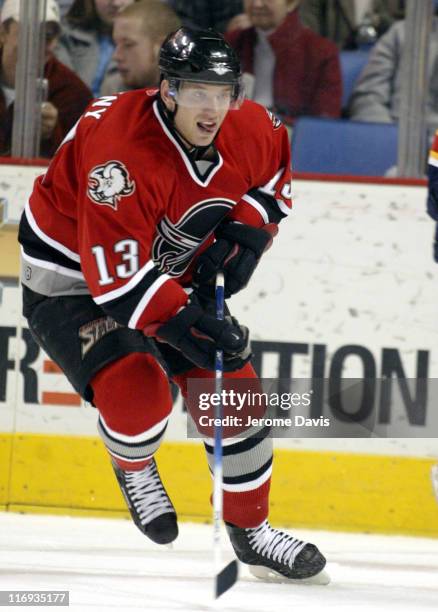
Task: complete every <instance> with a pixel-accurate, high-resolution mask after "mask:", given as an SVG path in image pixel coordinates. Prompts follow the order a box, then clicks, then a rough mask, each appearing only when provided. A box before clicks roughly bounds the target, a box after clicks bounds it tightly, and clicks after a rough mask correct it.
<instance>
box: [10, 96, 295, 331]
mask: <svg viewBox="0 0 438 612" xmlns="http://www.w3.org/2000/svg"><path fill="white" fill-rule="evenodd" d="M290 181H291V173H290V148H289V141H288V136H287V131H286V129H285V128H284V126H283V125H282V124H281V123H280V122H279V121H278V120H277V119H276V118H275V117H274V116H273V115H272V114H270V113H268V112H267V111H266V110H265V109H264V108H263V107H261V106H259V105H258V104H255V103H253V102H249V101H247V102H245V103H244V104H243V106H242V107H241V109H240V110H238V111H230V112H229V113H228V114H227V116H226V118H225V121H224V123H223V125H222V127H221V130H220V132H219V134H218V136H217V138H216V140H215V152H214V160H213V161H212V162H211V163H206V162H205V161H196V159H194V156H193V155H192V154H191V153H190V152H188V151H187V149H186V148H185V147H184V145H183V143H182V141H181V139H180V138H179V136H178V133H177V132H176V131H175V130H174V128H173V126H172V123H171V122H170V121H169V119H168V117H167V115H166V113H165V112H164V109H163V106H162V103H161V102H160V100H159V99H158V97H157V92H156V91H154V90H146V91H145V90H137V91H132V92H126V93H123V94H119V95H117V96H108V97H105V98H100V99H98V100H96V101H94V102H93V103H92V104H91V105H90V106H89V108H88V110H87V112H86V113H85V114H84V115H83V116H82V118H81V119H80V120H79V122H78V123H77V124H76V126H75V127H74V128H73V129H72V130H71V132H70V133H69V134H68V135H67V137H66V139H65V141H64V143H63V144H62V145H61V147H60V148H59V150H58V152H57V154H56V155H55V157H54V159H53V161H52V163H51V165H50V166H49V168H48V170H47V172H46V174H45V175H43V176H41V177H39V178H38V179H37V180H36V182H35V186H34V190H33V193H32V195H31V197H30V200H29V202H28V203H27V205H26V207H25V211H24V213H23V216H22V219H21V223H20V232H19V240H20V242H21V244H22V247H23V248H22V254H23V278H22V282H23V284H25V285H27V286H28V287H29V288H31V289H32V290H33V291H36V292H38V293H41V294H43V295H48V296H54V295H75V294H86V293H89V294H91V296H92V298H93V299H94V301H95V302H96V303H97V304H99V305H100V306H101V307H102V308H103V309H104V310H105V312H107V313H108V314H109V315H111V316H112V317H113V318H114V319H115V320H116V321H118V322H119V323H121V324H123V325H127V326H129V327H130V328H133V329H143V328H144V327H145V326H146V325H148V324H150V323H154V322H156V323H158V322H164V321H166V320H167V319H168V318H169V317H171V316H172V315H173V314H175V313H176V311H177V310H178V309H179V308H180V307H181V306H182V305H184V304H185V302H186V300H187V293H186V292H185V291H184V287H189V286H190V283H191V274H190V270H191V266H192V265H193V261H194V259H195V258H196V256H197V255H198V254H199V253H200V252H201V251H202V250H203V249H205V248H206V247H207V246H208V245H209V244H210V243H211V242H212V241H213V239H214V230H215V228H216V227H217V225H218V224H219V223H220V222H221V221H222V220H223V219H224V218H225V217H228V218H231V219H234V220H237V221H240V222H243V223H249V224H251V225H253V226H257V227H262V226H263V225H265V224H268V223H278V222H279V221H280V220H281V218H283V217H284V216H286V215H287V214H288V213H289V211H290V208H291V186H290Z"/></svg>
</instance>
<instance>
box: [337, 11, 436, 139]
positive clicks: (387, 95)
mask: <svg viewBox="0 0 438 612" xmlns="http://www.w3.org/2000/svg"><path fill="white" fill-rule="evenodd" d="M405 23H406V22H405V21H404V20H403V21H398V22H396V23H394V24H393V25H392V26H391V27H390V29H389V30H388V31H387V32H386V33H385V34H384V35H383V36H382V37H381V38H380V39H379V40H378V42H377V43H376V44H375V46H374V48H373V49H372V51H371V53H370V57H369V60H368V63H367V64H366V66H365V68H364V69H363V70H362V72H361V75H360V77H359V79H358V81H357V82H356V85H355V87H354V89H353V93H352V96H351V99H350V108H349V114H350V118H351V119H355V120H357V121H374V122H378V123H390V122H397V121H398V120H399V117H400V93H401V86H402V76H403V75H402V66H403V63H402V61H401V60H402V55H403V47H404V41H405ZM437 38H438V17H437V16H435V17H434V18H433V24H432V33H431V44H430V45H429V59H428V70H429V75H428V80H427V82H428V83H429V91H428V97H427V110H426V112H427V116H426V119H427V124H428V128H429V130H430V131H431V132H434V131H435V130H436V129H437V128H438V45H437V44H436V41H437Z"/></svg>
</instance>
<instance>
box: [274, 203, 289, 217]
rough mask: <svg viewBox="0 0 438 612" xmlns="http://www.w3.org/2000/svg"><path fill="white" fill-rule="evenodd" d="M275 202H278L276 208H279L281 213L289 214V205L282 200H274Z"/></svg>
mask: <svg viewBox="0 0 438 612" xmlns="http://www.w3.org/2000/svg"><path fill="white" fill-rule="evenodd" d="M276 202H277V204H278V208H279V209H280V210H281V212H282V213H283V215H286V216H288V215H290V213H291V212H292V208H290V207H289V206H287V205H286V204H285V203H284V202H283V200H276Z"/></svg>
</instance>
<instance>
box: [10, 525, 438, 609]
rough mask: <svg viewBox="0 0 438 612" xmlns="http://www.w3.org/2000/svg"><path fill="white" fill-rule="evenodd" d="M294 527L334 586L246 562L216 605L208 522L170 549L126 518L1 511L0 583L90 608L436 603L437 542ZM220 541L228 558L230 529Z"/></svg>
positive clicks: (183, 533)
mask: <svg viewBox="0 0 438 612" xmlns="http://www.w3.org/2000/svg"><path fill="white" fill-rule="evenodd" d="M293 533H294V535H296V536H299V537H300V538H301V539H306V540H308V541H312V542H314V543H315V544H317V545H318V547H319V548H320V549H321V550H322V551H323V552H324V554H325V555H326V556H327V558H328V561H329V562H328V566H327V569H328V571H329V573H330V575H331V578H332V582H331V584H330V585H328V586H312V585H289V584H266V583H262V582H260V581H258V580H257V579H256V578H253V577H251V576H250V575H249V573H248V571H247V569H246V568H242V571H241V578H240V580H239V582H238V583H237V584H236V586H235V587H233V589H232V590H231V591H229V592H228V593H226V594H225V595H224V596H223V597H222V598H221V599H220V600H218V602H217V603H216V604H214V603H213V599H212V591H213V581H212V572H213V560H212V557H213V555H212V552H211V542H212V527H211V526H208V525H194V524H188V523H182V524H181V525H180V536H179V538H178V540H177V541H176V542H175V544H174V549H173V550H168V549H167V548H161V547H159V546H157V545H154V544H153V543H152V542H149V540H147V539H146V538H145V537H144V536H142V535H141V533H140V532H139V531H138V530H137V528H136V527H135V526H134V525H133V524H132V523H131V522H130V521H127V520H110V519H92V518H68V517H59V516H37V515H20V514H13V513H0V589H1V590H23V589H29V590H32V589H33V590H69V591H70V609H72V610H80V611H87V612H88V611H89V612H98V611H100V610H102V611H104V610H105V611H106V610H109V611H111V610H117V611H121V612H124V611H125V610H126V611H130V610H147V611H148V612H155V611H166V612H167V611H170V610H178V611H182V612H186V611H188V612H198V611H201V610H212V609H221V610H227V611H230V612H261V611H269V612H282V611H286V610H287V611H288V610H293V611H302V612H316V611H318V612H319V611H321V612H327V611H331V610H338V611H339V610H341V611H343V610H345V611H348V612H362V611H368V610H369V611H370V612H371V611H373V612H383V611H385V612H388V611H391V610H394V612H395V611H397V612H413V611H415V612H421V611H422V610H438V540H433V539H425V538H408V537H394V536H375V535H356V534H344V533H335V532H333V533H332V532H322V531H319V532H318V531H304V530H294V532H293ZM223 544H224V546H223V548H224V563H225V560H228V559H231V558H232V553H231V548H230V545H229V544H228V542H227V541H226V536H225V535H224V538H223ZM18 609H19V610H25V609H29V610H33V611H34V612H35V610H37V609H40V608H35V607H32V608H30V607H20V608H18ZM45 609H47V608H45ZM50 609H57V610H61V609H64V610H68V608H59V607H56V608H50Z"/></svg>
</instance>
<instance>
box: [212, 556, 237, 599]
mask: <svg viewBox="0 0 438 612" xmlns="http://www.w3.org/2000/svg"><path fill="white" fill-rule="evenodd" d="M238 576H239V567H238V565H237V561H236V560H234V561H231V563H228V565H226V566H225V567H224V568H223V569H222V570H221V571H220V572H219V574H217V575H216V578H215V593H214V594H215V598H216V599H217V598H218V597H220V596H221V595H223V594H224V593H225V592H226V591H228V590H229V589H231V587H232V586H233V585H234V584H236V582H237V578H238Z"/></svg>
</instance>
